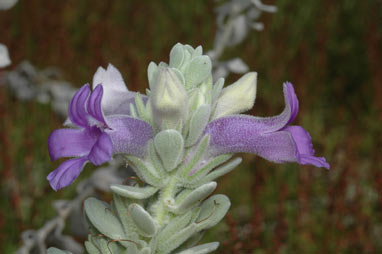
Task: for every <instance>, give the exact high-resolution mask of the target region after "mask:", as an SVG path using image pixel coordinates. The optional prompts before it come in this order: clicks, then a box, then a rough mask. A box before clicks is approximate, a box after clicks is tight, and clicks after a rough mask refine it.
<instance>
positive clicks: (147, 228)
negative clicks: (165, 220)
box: [128, 203, 157, 236]
mask: <svg viewBox="0 0 382 254" xmlns="http://www.w3.org/2000/svg"><path fill="white" fill-rule="evenodd" d="M128 210H129V214H130V216H131V218H132V219H133V221H134V223H135V225H136V226H137V228H138V229H139V230H140V232H141V234H142V235H143V236H153V235H154V234H155V233H156V231H157V225H156V222H155V221H154V219H153V218H152V217H151V215H150V214H149V213H148V212H146V210H145V209H144V208H143V207H141V206H140V205H138V204H136V203H133V204H131V205H129V208H128Z"/></svg>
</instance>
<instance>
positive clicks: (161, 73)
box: [150, 67, 188, 129]
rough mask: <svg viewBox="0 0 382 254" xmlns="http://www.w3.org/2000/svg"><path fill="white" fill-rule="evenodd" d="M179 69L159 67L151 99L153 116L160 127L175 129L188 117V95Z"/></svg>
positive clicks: (154, 75) (155, 74)
mask: <svg viewBox="0 0 382 254" xmlns="http://www.w3.org/2000/svg"><path fill="white" fill-rule="evenodd" d="M177 72H179V71H177V70H175V69H173V68H169V67H158V68H157V70H156V72H155V73H154V74H153V78H154V79H155V81H154V84H153V87H152V91H151V96H150V101H151V108H152V113H153V118H154V121H155V123H156V125H157V126H158V127H159V128H160V129H175V128H176V126H177V125H179V124H182V123H184V122H185V121H186V120H187V117H188V95H187V92H186V90H185V87H184V80H182V78H181V74H180V73H177Z"/></svg>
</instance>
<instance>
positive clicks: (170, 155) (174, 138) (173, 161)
mask: <svg viewBox="0 0 382 254" xmlns="http://www.w3.org/2000/svg"><path fill="white" fill-rule="evenodd" d="M154 145H155V148H156V151H157V153H158V154H159V157H160V158H161V160H162V163H163V166H164V168H165V169H166V170H167V171H171V170H173V169H174V168H175V167H176V166H177V165H178V164H179V163H180V162H181V160H182V159H183V154H184V141H183V137H182V134H180V133H179V132H178V131H176V130H173V129H168V130H163V131H161V132H159V133H158V134H157V135H156V136H155V137H154Z"/></svg>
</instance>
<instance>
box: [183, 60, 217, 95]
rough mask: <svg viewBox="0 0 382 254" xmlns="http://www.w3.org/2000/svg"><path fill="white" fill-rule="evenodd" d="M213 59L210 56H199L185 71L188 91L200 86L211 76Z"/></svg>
mask: <svg viewBox="0 0 382 254" xmlns="http://www.w3.org/2000/svg"><path fill="white" fill-rule="evenodd" d="M211 67H212V64H211V59H210V58H209V57H208V56H197V57H195V58H194V59H192V61H191V62H190V64H189V65H188V67H187V69H186V70H185V79H186V89H187V90H190V89H191V88H193V87H195V86H196V85H198V84H200V83H201V82H203V80H205V79H206V78H207V77H208V76H209V75H210V74H211Z"/></svg>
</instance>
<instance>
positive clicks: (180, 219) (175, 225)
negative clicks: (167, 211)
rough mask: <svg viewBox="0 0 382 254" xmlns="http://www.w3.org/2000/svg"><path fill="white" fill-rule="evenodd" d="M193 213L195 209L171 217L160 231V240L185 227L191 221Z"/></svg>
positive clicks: (158, 237) (162, 240)
mask: <svg viewBox="0 0 382 254" xmlns="http://www.w3.org/2000/svg"><path fill="white" fill-rule="evenodd" d="M192 213H193V211H188V212H187V213H185V214H183V215H180V216H176V217H174V218H173V219H171V220H170V222H169V223H168V224H167V226H166V227H165V228H164V229H163V230H161V231H160V232H159V233H158V235H157V239H158V242H164V241H165V240H166V239H168V238H170V237H171V236H172V235H174V234H176V233H177V232H179V231H181V230H182V229H184V228H185V227H186V226H187V225H188V224H189V223H190V219H191V215H192Z"/></svg>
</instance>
